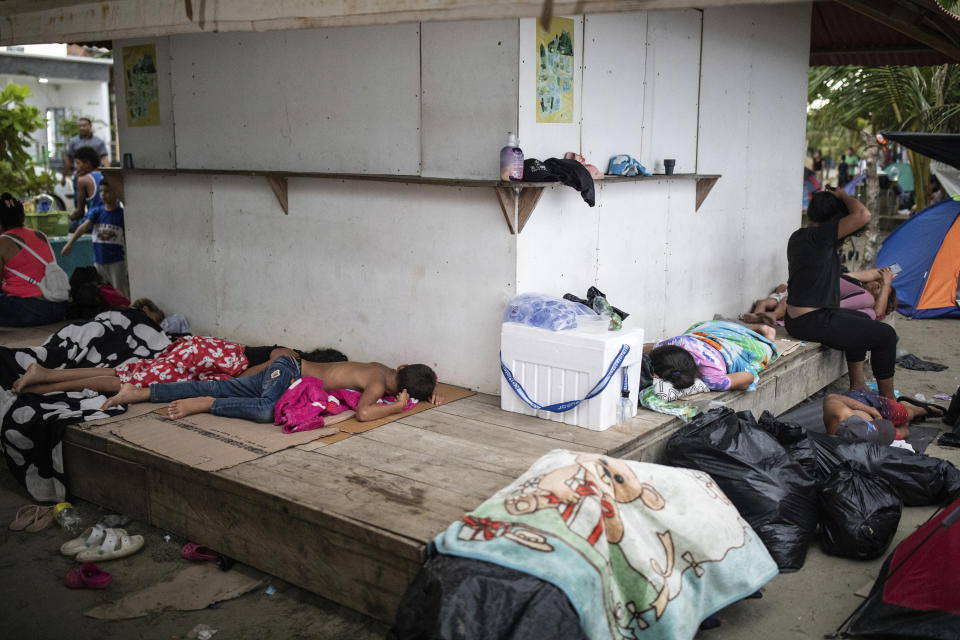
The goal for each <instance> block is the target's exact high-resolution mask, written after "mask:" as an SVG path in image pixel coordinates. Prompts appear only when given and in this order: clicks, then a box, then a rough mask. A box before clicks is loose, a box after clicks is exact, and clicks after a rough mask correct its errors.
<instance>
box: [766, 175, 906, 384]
mask: <svg viewBox="0 0 960 640" xmlns="http://www.w3.org/2000/svg"><path fill="white" fill-rule="evenodd" d="M807 218H808V219H809V220H810V226H808V227H806V228H803V229H798V230H796V231H794V232H793V235H791V236H790V240H789V241H788V242H787V264H788V267H789V273H790V279H789V280H788V282H787V292H788V298H787V314H786V315H785V316H784V324H785V325H786V328H787V332H788V333H789V334H790V335H791V336H793V337H795V338H798V339H800V340H811V341H815V342H820V343H823V344H825V345H827V346H828V347H833V348H834V349H839V350H841V351H844V352H845V353H846V356H847V371H848V374H849V376H850V388H851V389H859V388H864V387H866V384H867V383H866V379H865V377H864V373H863V363H864V361H865V360H866V355H867V351H869V352H870V353H871V358H870V366H871V367H872V369H873V375H874V377H875V378H876V379H877V386H878V389H879V391H880V394H881V395H884V396H886V397H888V398H891V399H893V400H895V399H896V397H895V396H894V393H893V389H894V383H893V373H894V364H895V362H896V356H897V333H896V331H894V330H893V327H891V326H890V325H888V324H885V323H883V322H879V321H877V320H872V319H871V318H870V317H869V316H867V315H866V314H863V313H860V312H859V311H853V310H850V309H841V308H840V254H839V248H840V242H841V241H842V240H843V238H845V237H846V236H848V235H850V234H851V233H854V232H855V231H857V230H858V229H860V228H862V227H863V226H864V225H866V224H867V222H869V221H870V212H869V211H867V208H866V207H865V206H863V204H862V203H861V202H860V201H859V200H857V199H855V198H853V197H851V196H849V195H847V194H846V193H845V192H844V191H843V190H841V189H837V190H836V191H835V192H832V193H831V192H829V191H821V192H818V193H815V194H814V195H813V197H812V198H811V199H810V206H809V208H808V209H807Z"/></svg>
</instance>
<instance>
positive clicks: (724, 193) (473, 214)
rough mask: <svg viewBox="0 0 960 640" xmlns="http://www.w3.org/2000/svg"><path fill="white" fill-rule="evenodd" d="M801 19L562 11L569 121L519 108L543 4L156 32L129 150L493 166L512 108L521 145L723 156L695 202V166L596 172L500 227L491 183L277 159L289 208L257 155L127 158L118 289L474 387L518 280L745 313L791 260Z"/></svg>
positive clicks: (641, 316) (774, 11)
mask: <svg viewBox="0 0 960 640" xmlns="http://www.w3.org/2000/svg"><path fill="white" fill-rule="evenodd" d="M808 39H809V6H807V5H800V6H775V7H752V8H748V9H737V10H730V9H723V10H720V9H718V10H711V11H707V12H700V11H676V12H650V13H637V14H619V15H612V16H588V17H586V18H583V17H580V18H577V19H576V34H575V54H576V59H575V62H576V65H575V69H576V79H575V89H576V95H575V105H576V106H575V122H574V123H572V124H563V125H558V124H550V125H547V124H538V123H536V122H535V116H534V114H533V112H532V106H533V105H532V98H533V95H534V84H533V77H534V73H535V69H534V68H533V64H534V60H533V53H534V44H533V43H534V32H533V21H532V20H520V21H516V20H507V21H490V22H469V23H449V24H444V23H437V24H429V25H423V26H422V27H421V26H419V25H397V26H384V27H362V28H351V29H339V30H338V29H329V30H314V31H301V32H287V33H285V32H274V33H269V34H256V33H254V34H219V35H216V34H205V35H190V36H175V37H171V38H169V41H165V40H161V41H160V42H158V56H159V57H160V58H161V66H162V62H163V58H164V56H163V55H159V54H160V49H161V47H168V49H166V50H167V51H168V52H169V53H168V60H169V71H168V72H166V73H169V82H170V87H169V94H170V95H171V96H172V98H171V105H170V108H169V109H168V110H166V109H164V108H163V103H162V104H161V107H162V108H161V111H162V113H163V114H164V115H163V116H162V124H161V126H160V127H135V128H133V127H131V128H125V122H124V120H125V119H124V117H123V116H122V115H121V118H120V120H121V123H120V126H121V136H122V138H121V139H122V140H123V151H125V152H131V153H133V154H134V157H135V161H136V163H137V166H138V167H140V166H149V165H147V164H144V162H142V161H141V160H140V158H142V157H143V158H149V159H150V160H149V161H150V162H154V163H155V164H154V166H157V167H169V166H171V165H170V164H169V162H170V160H169V158H170V157H171V156H170V148H171V146H172V149H173V156H172V158H173V162H175V163H176V165H175V166H178V167H181V168H182V167H188V168H208V169H233V168H237V169H273V170H279V169H282V170H289V171H329V172H354V173H393V174H420V175H423V176H438V177H462V178H492V177H494V176H496V174H497V152H498V151H499V148H500V147H501V146H502V145H503V143H504V136H505V133H506V131H518V132H519V135H520V140H521V146H522V147H523V148H524V151H525V152H526V154H527V155H528V157H529V156H533V157H540V158H545V157H550V156H561V155H562V154H563V153H564V152H565V151H579V152H581V153H584V154H585V155H587V157H588V160H590V161H593V162H594V163H595V164H597V165H598V166H602V167H604V168H605V165H606V160H607V158H608V157H609V156H610V155H613V154H615V153H630V154H631V155H634V156H635V157H637V158H639V159H640V160H641V161H642V162H643V163H645V164H646V165H647V166H648V167H649V168H653V167H655V166H657V164H658V163H659V162H660V161H662V159H663V158H665V157H673V158H676V159H677V168H678V172H685V173H693V172H695V171H698V172H700V173H722V174H724V177H723V178H721V179H720V181H719V183H718V185H717V187H716V188H715V189H714V191H713V193H712V194H711V195H710V196H709V197H708V198H707V200H706V202H705V203H704V206H703V207H702V208H701V209H700V211H699V212H695V210H694V196H695V191H694V189H695V183H694V181H693V180H692V179H672V180H654V181H645V182H642V183H617V184H614V183H608V184H603V183H598V184H597V206H596V207H595V208H588V207H587V206H586V205H585V204H584V203H583V201H582V200H581V198H580V196H579V194H577V193H576V192H575V191H573V190H571V189H569V188H566V187H562V186H557V187H553V188H549V189H547V190H546V192H545V193H544V196H543V198H542V199H541V201H540V203H539V205H538V207H537V209H536V211H535V213H534V214H533V217H532V218H531V219H530V221H529V223H528V224H527V226H526V227H525V229H524V231H523V233H522V234H520V235H519V236H511V235H509V233H508V230H507V227H506V225H505V224H504V221H503V218H502V215H501V213H500V211H499V207H498V206H497V204H496V199H495V197H494V194H493V191H492V189H490V188H489V187H447V186H430V185H417V184H395V183H382V182H369V181H357V180H330V179H321V178H301V179H292V180H291V181H290V194H289V210H290V213H289V215H284V214H283V212H282V210H281V209H280V208H279V205H278V204H277V201H276V199H275V198H274V196H273V194H272V192H271V191H270V189H269V188H268V186H267V183H266V181H265V179H264V178H256V177H231V176H205V177H198V176H185V175H179V176H163V177H161V176H145V175H131V176H128V177H127V184H126V197H127V207H128V208H127V216H128V223H127V226H128V243H129V256H130V257H129V262H130V278H131V287H132V290H133V295H134V296H142V295H147V296H150V297H152V298H154V299H155V300H156V301H157V302H158V303H160V304H161V305H162V306H163V307H164V308H166V309H167V310H169V311H179V312H182V313H185V314H186V315H187V316H188V317H189V318H190V319H191V321H192V322H193V325H194V328H195V330H197V331H200V332H207V333H219V334H221V335H225V336H230V337H233V338H236V339H238V340H243V341H247V342H250V343H267V344H272V343H274V342H277V343H281V344H289V345H291V346H298V347H312V346H314V345H319V344H328V345H331V346H336V347H339V348H341V349H343V350H344V351H346V352H347V353H348V355H349V356H350V357H351V358H354V359H361V360H362V359H377V360H380V361H383V362H387V363H392V364H399V363H401V362H411V361H417V360H419V361H424V362H427V363H429V364H432V365H436V366H437V368H438V371H439V373H440V375H441V378H443V379H444V380H446V381H449V382H452V383H455V384H463V385H466V386H470V387H473V388H476V389H480V390H482V391H488V392H495V391H496V389H497V388H498V384H499V383H498V380H499V371H498V370H497V365H496V363H497V350H498V346H499V322H500V314H501V312H502V309H503V304H504V302H505V301H506V300H507V299H508V298H509V297H510V296H511V295H513V294H514V293H515V292H517V291H543V292H545V293H550V294H554V295H562V294H563V293H565V292H567V291H571V292H576V293H579V294H583V293H584V292H585V291H586V289H587V288H588V287H589V286H590V285H596V286H598V287H600V288H601V289H603V290H604V291H606V292H607V293H608V295H609V296H610V298H611V300H612V301H613V302H614V304H616V305H617V306H620V307H622V308H624V309H626V310H627V311H630V312H632V313H633V314H634V316H633V318H631V321H632V322H633V323H635V324H636V325H638V326H643V327H644V328H645V330H646V332H647V335H648V336H650V337H654V336H661V335H666V334H668V333H675V332H678V331H682V330H683V329H684V328H685V327H686V326H687V325H688V324H690V323H691V322H693V321H695V320H699V319H703V318H710V317H712V316H713V314H714V313H715V312H722V313H727V314H733V313H736V312H738V311H740V310H742V308H743V307H745V306H746V304H747V303H748V301H749V300H752V299H753V298H754V297H756V296H757V295H759V294H762V293H765V292H766V291H767V290H768V289H769V288H770V287H772V286H773V285H774V284H776V282H777V281H779V280H780V279H782V277H783V276H785V262H786V257H785V240H786V237H787V235H788V234H789V233H790V231H792V229H793V228H795V227H796V226H797V225H798V223H799V214H800V211H799V210H800V179H799V173H798V172H794V171H793V170H792V168H793V165H792V163H790V162H785V161H784V160H785V159H788V158H789V157H791V154H792V153H793V151H791V149H793V148H795V149H796V153H797V154H798V157H799V155H800V153H801V152H802V143H803V133H804V125H805V122H804V112H805V87H806V55H807V54H806V51H807V47H808ZM126 44H129V43H122V42H118V43H116V46H117V47H118V48H119V47H122V46H124V45H126ZM701 61H702V62H701ZM160 72H161V77H163V75H164V73H165V72H164V70H163V69H162V68H161V70H160ZM119 86H122V84H121V83H120V82H118V87H119ZM164 93H165V91H164V85H163V83H161V100H163V94H164ZM118 111H120V113H121V114H122V113H123V111H122V105H121V104H120V103H119V101H118ZM167 118H169V120H167ZM773 141H775V142H773ZM165 154H166V155H165ZM795 173H796V174H797V175H796V176H795V175H794V174H795Z"/></svg>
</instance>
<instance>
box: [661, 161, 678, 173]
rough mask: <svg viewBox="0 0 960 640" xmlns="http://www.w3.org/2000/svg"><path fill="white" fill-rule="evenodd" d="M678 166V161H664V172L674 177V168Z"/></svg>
mask: <svg viewBox="0 0 960 640" xmlns="http://www.w3.org/2000/svg"><path fill="white" fill-rule="evenodd" d="M676 164H677V161H676V160H664V161H663V172H664V173H665V174H666V175H668V176H672V175H673V168H674V167H675V166H676Z"/></svg>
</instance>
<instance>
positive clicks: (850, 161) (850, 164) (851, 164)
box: [843, 147, 860, 180]
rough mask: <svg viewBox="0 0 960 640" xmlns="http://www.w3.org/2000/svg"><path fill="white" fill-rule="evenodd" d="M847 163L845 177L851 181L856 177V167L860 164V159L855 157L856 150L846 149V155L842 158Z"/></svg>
mask: <svg viewBox="0 0 960 640" xmlns="http://www.w3.org/2000/svg"><path fill="white" fill-rule="evenodd" d="M843 160H844V162H846V163H847V175H848V176H849V178H850V179H851V180H852V179H853V177H854V176H855V175H857V165H858V164H860V158H858V157H857V150H856V149H854V148H853V147H848V148H847V155H845V156H844V157H843Z"/></svg>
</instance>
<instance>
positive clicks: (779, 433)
mask: <svg viewBox="0 0 960 640" xmlns="http://www.w3.org/2000/svg"><path fill="white" fill-rule="evenodd" d="M757 424H758V425H759V426H760V428H761V429H763V430H764V431H766V432H767V433H769V434H770V435H772V436H773V437H774V438H775V439H776V440H777V442H779V443H780V444H781V445H783V448H784V449H786V450H787V453H789V454H790V457H791V458H793V459H794V461H795V462H798V463H799V464H800V466H801V467H803V470H804V471H805V472H806V474H807V476H809V477H810V478H813V479H815V480H816V479H818V478H817V453H816V451H815V450H814V444H813V442H812V441H811V440H810V438H808V437H807V428H806V427H804V426H803V425H801V424H798V423H796V422H785V421H782V420H777V419H776V418H775V417H774V416H773V414H772V413H770V412H769V411H764V412H763V413H761V414H760V419H759V420H757Z"/></svg>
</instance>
